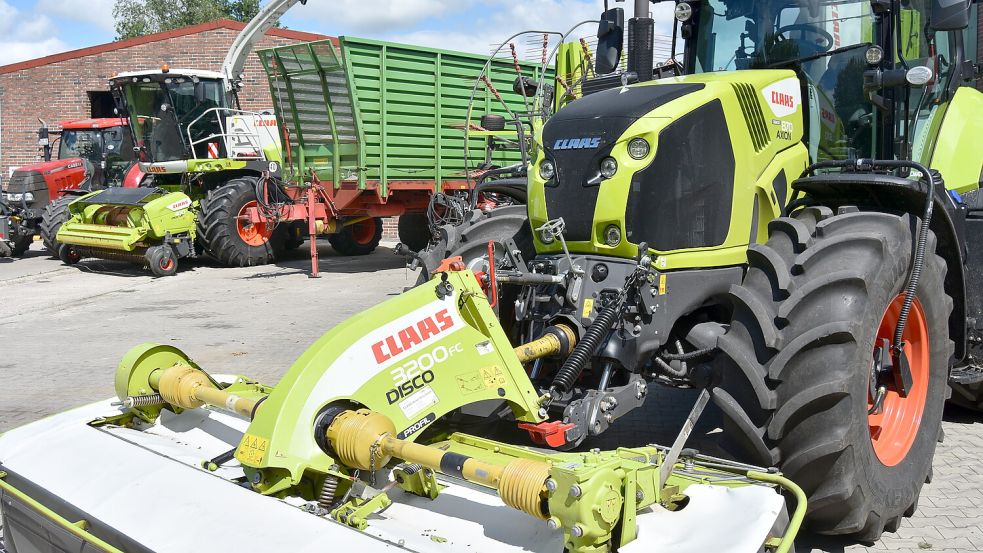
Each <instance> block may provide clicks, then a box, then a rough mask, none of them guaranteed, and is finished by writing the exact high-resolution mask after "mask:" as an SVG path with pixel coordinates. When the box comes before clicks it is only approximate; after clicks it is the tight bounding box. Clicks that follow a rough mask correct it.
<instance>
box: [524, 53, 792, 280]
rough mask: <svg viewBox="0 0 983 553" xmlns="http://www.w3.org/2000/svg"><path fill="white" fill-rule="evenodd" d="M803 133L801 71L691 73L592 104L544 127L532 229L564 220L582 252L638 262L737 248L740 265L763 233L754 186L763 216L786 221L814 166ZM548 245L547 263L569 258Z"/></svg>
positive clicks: (615, 92) (608, 94)
mask: <svg viewBox="0 0 983 553" xmlns="http://www.w3.org/2000/svg"><path fill="white" fill-rule="evenodd" d="M802 130H803V123H802V102H801V92H800V84H799V81H798V79H797V78H796V77H795V74H794V73H792V72H791V71H734V72H723V73H712V74H702V75H691V76H685V77H678V78H673V79H663V80H659V81H654V82H649V83H644V84H638V85H632V86H625V87H619V88H614V89H610V90H606V91H603V92H599V93H595V94H592V95H589V96H586V97H584V98H582V99H580V100H577V101H574V102H572V103H570V104H569V105H567V106H566V107H564V108H563V109H561V110H560V111H559V112H557V113H556V114H555V115H554V116H553V117H552V118H551V119H550V120H549V121H548V122H547V123H546V125H545V126H544V127H543V131H542V143H541V150H540V151H539V153H538V156H537V159H536V162H535V163H534V170H533V171H531V172H530V174H531V178H530V190H529V215H530V221H531V222H532V224H533V226H534V228H538V227H540V226H541V225H543V224H544V223H546V221H549V220H555V219H558V218H561V217H562V218H563V220H564V222H565V223H566V232H565V236H564V238H565V240H566V241H567V243H568V245H569V246H570V250H571V252H575V253H583V254H595V255H597V254H600V255H611V256H617V257H623V258H633V257H635V255H636V253H637V245H638V244H640V243H643V242H644V243H647V244H648V245H649V247H650V248H652V249H654V250H656V251H657V252H661V253H666V254H673V253H675V252H680V251H692V250H700V249H705V250H717V249H726V248H730V249H732V250H733V252H735V255H734V256H732V257H734V264H737V263H742V262H743V260H742V259H740V254H739V253H738V252H739V248H742V247H745V246H746V245H747V244H748V242H749V240H751V235H752V232H756V228H755V227H754V225H753V224H752V219H753V214H754V213H755V209H756V208H755V205H754V204H755V196H756V195H757V194H758V191H757V190H756V188H758V187H764V189H763V190H762V192H764V194H763V196H764V197H766V198H768V199H769V201H768V202H767V203H768V205H767V206H759V207H758V209H759V211H758V213H759V215H760V213H762V210H763V209H765V208H767V211H771V212H773V213H778V211H779V208H778V204H781V203H783V202H784V201H785V199H786V198H787V197H788V182H791V181H792V180H793V179H794V178H795V177H797V176H798V174H799V172H800V171H801V170H802V169H803V168H804V165H805V161H806V156H805V150H804V147H802V145H801V143H800V140H801V137H802ZM629 144H635V146H636V147H635V148H634V149H632V150H631V151H629ZM789 152H796V153H795V154H794V155H788V153H789ZM791 158H794V161H790V159H791ZM612 161H613V162H614V163H615V164H616V165H615V166H614V167H616V169H615V171H614V172H613V174H612V173H610V169H611V167H612V165H611V163H612ZM602 162H605V163H606V164H607V166H608V170H609V174H608V175H607V176H605V175H602V173H601V165H602ZM544 163H545V164H547V165H549V164H552V165H553V168H555V170H554V171H550V170H549V169H551V168H549V167H547V170H546V171H544V170H543V164H544ZM786 169H788V171H787V172H786V171H785V170H786ZM779 173H781V178H778V174H779ZM766 174H767V178H768V179H769V180H768V182H767V183H766V184H764V185H762V184H760V183H759V182H758V181H759V179H762V178H763V177H765V176H766ZM544 176H547V177H550V178H549V179H544V178H543V177H544ZM776 179H777V180H776ZM772 181H775V182H776V184H775V187H773V182H772ZM772 196H774V197H773V198H772ZM615 230H616V231H617V232H615ZM612 237H613V238H612ZM541 239H542V237H541V236H538V235H537V251H538V252H539V253H559V252H560V251H561V247H560V244H559V241H556V242H552V243H544V242H542V241H541ZM667 266H668V262H667ZM703 266H706V265H703Z"/></svg>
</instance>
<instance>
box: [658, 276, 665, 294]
mask: <svg viewBox="0 0 983 553" xmlns="http://www.w3.org/2000/svg"><path fill="white" fill-rule="evenodd" d="M659 295H660V296H664V295H666V275H665V274H661V275H659Z"/></svg>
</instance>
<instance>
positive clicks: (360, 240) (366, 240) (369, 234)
mask: <svg viewBox="0 0 983 553" xmlns="http://www.w3.org/2000/svg"><path fill="white" fill-rule="evenodd" d="M375 224H376V223H375V219H366V220H364V221H361V222H359V223H355V224H354V225H352V240H354V241H355V243H356V244H359V245H361V246H365V245H367V244H371V243H372V240H373V239H375Z"/></svg>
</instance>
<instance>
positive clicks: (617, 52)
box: [594, 8, 625, 75]
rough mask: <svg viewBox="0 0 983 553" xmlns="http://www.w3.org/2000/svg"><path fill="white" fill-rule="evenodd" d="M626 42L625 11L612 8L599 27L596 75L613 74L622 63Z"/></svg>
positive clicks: (604, 15) (603, 17) (605, 14)
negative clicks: (622, 51) (623, 48)
mask: <svg viewBox="0 0 983 553" xmlns="http://www.w3.org/2000/svg"><path fill="white" fill-rule="evenodd" d="M624 40H625V10H624V8H611V9H610V10H607V11H606V12H604V13H602V14H601V22H600V23H599V24H598V25H597V54H596V55H595V62H594V73H595V74H597V75H607V74H608V73H613V72H614V70H615V69H617V68H618V63H619V62H621V48H622V45H623V44H624Z"/></svg>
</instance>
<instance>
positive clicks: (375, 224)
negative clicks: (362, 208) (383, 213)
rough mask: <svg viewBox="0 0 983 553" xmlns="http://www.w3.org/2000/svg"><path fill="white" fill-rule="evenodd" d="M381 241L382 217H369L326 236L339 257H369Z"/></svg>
mask: <svg viewBox="0 0 983 553" xmlns="http://www.w3.org/2000/svg"><path fill="white" fill-rule="evenodd" d="M381 240H382V217H370V218H368V219H363V220H361V221H359V222H357V223H354V224H351V225H344V226H342V227H341V228H340V229H338V232H336V233H334V234H329V235H328V243H329V244H331V247H332V248H334V250H335V251H336V252H338V253H340V254H341V255H369V254H370V253H372V252H374V251H375V249H376V248H378V247H379V242H380V241H381Z"/></svg>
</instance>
